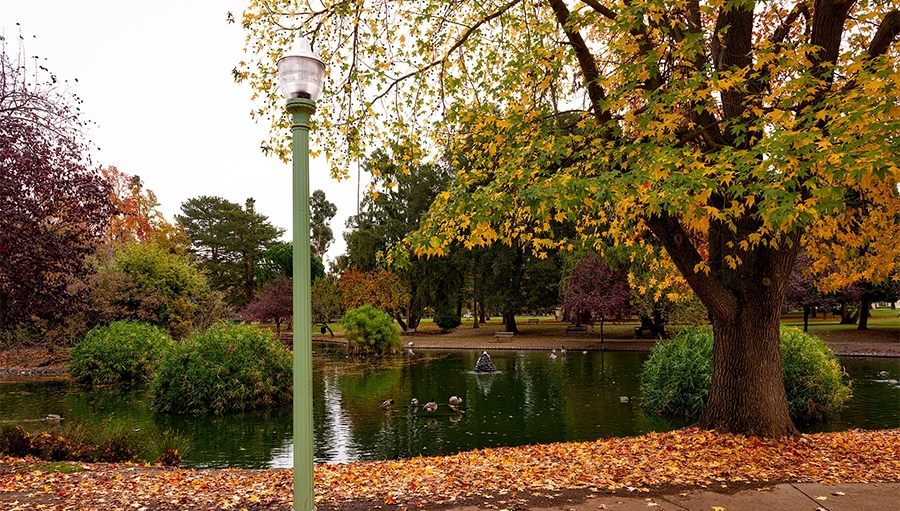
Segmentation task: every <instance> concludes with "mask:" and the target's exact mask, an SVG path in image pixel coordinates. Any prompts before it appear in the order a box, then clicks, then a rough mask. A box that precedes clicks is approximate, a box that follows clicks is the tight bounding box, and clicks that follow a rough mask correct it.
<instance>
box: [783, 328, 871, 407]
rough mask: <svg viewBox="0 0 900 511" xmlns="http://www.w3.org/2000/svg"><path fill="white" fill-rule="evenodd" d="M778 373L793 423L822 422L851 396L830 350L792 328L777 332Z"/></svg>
mask: <svg viewBox="0 0 900 511" xmlns="http://www.w3.org/2000/svg"><path fill="white" fill-rule="evenodd" d="M781 369H782V371H784V388H785V390H786V391H787V398H788V409H789V410H790V412H791V417H792V418H794V419H798V420H803V421H817V420H822V419H824V418H825V417H827V416H828V414H829V413H831V412H834V411H838V410H841V409H842V408H843V407H844V402H845V401H847V400H848V399H850V397H851V396H852V395H853V391H852V388H851V386H850V383H849V376H848V375H847V373H846V372H845V371H844V368H843V367H841V365H840V364H839V363H838V361H837V359H836V358H835V356H834V353H833V352H832V351H831V348H829V347H828V346H827V345H826V344H825V342H824V341H822V340H821V339H819V338H818V337H813V336H811V335H809V334H806V333H804V332H801V331H800V330H797V329H795V328H786V327H785V328H782V329H781Z"/></svg>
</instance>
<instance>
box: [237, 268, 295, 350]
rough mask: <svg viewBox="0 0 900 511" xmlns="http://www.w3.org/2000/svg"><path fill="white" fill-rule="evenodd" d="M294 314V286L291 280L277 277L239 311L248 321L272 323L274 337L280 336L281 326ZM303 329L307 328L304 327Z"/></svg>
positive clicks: (267, 283)
mask: <svg viewBox="0 0 900 511" xmlns="http://www.w3.org/2000/svg"><path fill="white" fill-rule="evenodd" d="M293 313H294V285H293V282H292V281H291V279H289V278H287V277H286V276H284V275H278V276H276V277H275V278H274V279H272V280H270V281H268V282H266V287H265V288H264V289H263V292H262V294H261V295H260V296H259V297H257V298H255V299H254V300H252V301H251V302H250V303H248V304H247V306H246V307H244V310H243V311H241V316H243V318H244V319H245V320H250V321H260V322H262V321H272V322H274V323H275V335H279V336H280V335H281V324H282V323H283V322H284V321H285V320H287V319H288V318H290V317H291V315H292V314H293ZM305 328H309V325H306V327H305Z"/></svg>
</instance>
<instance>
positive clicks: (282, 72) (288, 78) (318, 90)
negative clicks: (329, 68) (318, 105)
mask: <svg viewBox="0 0 900 511" xmlns="http://www.w3.org/2000/svg"><path fill="white" fill-rule="evenodd" d="M298 46H299V48H298ZM278 80H279V82H280V83H281V93H282V94H284V97H285V98H287V99H291V98H306V99H309V100H312V101H316V100H317V99H319V95H320V94H322V87H323V85H324V83H325V64H323V63H322V59H321V58H319V56H318V55H316V54H315V53H313V52H312V50H310V49H309V43H307V42H306V39H304V38H301V39H300V42H299V44H298V45H295V47H294V49H293V50H291V51H289V52H287V53H286V54H285V55H284V56H283V57H281V58H280V59H278Z"/></svg>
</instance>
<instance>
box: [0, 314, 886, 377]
mask: <svg viewBox="0 0 900 511" xmlns="http://www.w3.org/2000/svg"><path fill="white" fill-rule="evenodd" d="M519 329H520V333H519V334H516V335H515V336H513V337H511V338H503V339H497V338H495V337H494V335H495V334H496V333H497V332H498V331H500V330H502V326H498V325H492V324H489V325H482V326H481V328H472V327H471V326H468V325H465V326H462V327H460V328H457V329H456V330H454V331H452V332H448V333H445V334H442V333H439V332H438V331H437V330H436V329H427V330H423V331H421V332H417V333H414V334H408V335H404V336H403V337H402V343H403V347H404V348H405V349H439V350H452V349H465V350H471V349H477V350H548V351H549V350H553V349H556V350H559V349H561V348H562V349H566V350H578V351H650V349H652V348H653V346H654V345H655V344H656V342H657V340H656V339H634V338H622V335H621V329H619V330H618V331H616V330H613V331H612V332H608V333H607V334H606V335H605V337H604V339H603V341H602V342H601V340H600V332H599V330H596V329H595V330H589V331H588V332H586V333H582V334H572V335H566V334H565V329H564V328H563V326H561V324H551V325H528V324H526V325H520V326H519ZM809 333H811V334H813V335H817V336H819V337H821V338H822V339H823V340H824V341H825V342H826V344H828V346H829V347H830V348H831V349H832V351H834V353H835V355H840V356H854V357H896V358H900V328H872V329H870V330H855V329H815V328H811V329H810V331H809ZM611 335H612V336H611ZM613 336H614V337H613ZM282 339H283V340H286V341H287V342H288V343H289V342H290V341H289V339H290V337H289V335H288V336H285V335H283V336H282ZM314 340H315V341H317V342H336V343H343V342H344V341H343V340H342V339H341V338H339V337H338V338H335V337H316V338H314ZM410 343H412V344H410ZM68 361H69V357H68V349H65V348H63V349H57V350H53V351H50V350H48V349H46V348H17V349H4V350H0V377H3V376H12V377H28V376H51V377H52V376H58V375H65V374H67V373H68V371H67V370H66V367H65V366H66V364H68Z"/></svg>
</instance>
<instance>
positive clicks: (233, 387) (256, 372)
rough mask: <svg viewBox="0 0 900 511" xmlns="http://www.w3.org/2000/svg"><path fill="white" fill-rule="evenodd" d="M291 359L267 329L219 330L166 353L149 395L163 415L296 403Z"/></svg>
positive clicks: (224, 327)
mask: <svg viewBox="0 0 900 511" xmlns="http://www.w3.org/2000/svg"><path fill="white" fill-rule="evenodd" d="M292 375H293V367H292V365H291V356H290V354H289V353H288V352H287V350H285V349H284V346H282V345H281V343H280V342H278V341H277V340H276V339H275V338H274V337H273V336H272V333H271V332H270V331H268V330H265V329H260V328H254V327H251V326H244V325H241V326H233V325H225V324H219V325H215V326H213V327H212V328H210V329H209V330H207V331H206V332H202V333H195V334H194V335H193V336H191V337H190V338H188V339H186V340H185V341H182V342H181V343H180V344H178V345H177V346H175V348H174V349H172V350H171V351H169V352H168V353H166V355H165V357H163V359H162V361H161V362H160V364H159V368H158V369H157V372H156V374H155V376H154V378H153V382H152V384H151V389H150V406H151V407H152V408H153V410H154V411H156V412H160V413H191V414H204V413H215V414H220V413H227V412H239V411H244V410H250V409H254V408H268V407H274V406H280V405H283V404H286V403H289V402H290V401H291V396H292V389H293V381H292Z"/></svg>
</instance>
